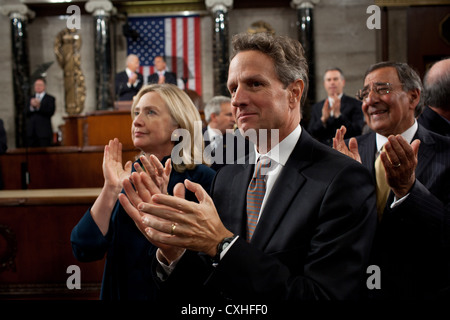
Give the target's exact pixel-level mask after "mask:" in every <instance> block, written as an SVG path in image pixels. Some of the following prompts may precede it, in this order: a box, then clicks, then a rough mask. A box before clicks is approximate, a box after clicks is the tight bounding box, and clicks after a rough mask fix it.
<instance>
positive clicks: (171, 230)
mask: <svg viewBox="0 0 450 320" xmlns="http://www.w3.org/2000/svg"><path fill="white" fill-rule="evenodd" d="M176 227H177V226H176V225H175V223H172V228H171V229H170V235H171V236H173V235H174V231H175V228H176Z"/></svg>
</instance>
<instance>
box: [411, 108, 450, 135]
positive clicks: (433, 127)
mask: <svg viewBox="0 0 450 320" xmlns="http://www.w3.org/2000/svg"><path fill="white" fill-rule="evenodd" d="M417 122H419V123H420V124H421V125H423V126H424V127H425V128H427V129H428V130H430V131H433V132H436V133H438V134H441V135H443V136H446V137H450V122H449V121H448V120H446V119H444V118H443V117H442V116H441V115H439V114H438V113H436V112H435V111H434V110H433V109H431V108H429V107H425V108H424V110H423V112H422V114H421V115H420V116H419V118H417Z"/></svg>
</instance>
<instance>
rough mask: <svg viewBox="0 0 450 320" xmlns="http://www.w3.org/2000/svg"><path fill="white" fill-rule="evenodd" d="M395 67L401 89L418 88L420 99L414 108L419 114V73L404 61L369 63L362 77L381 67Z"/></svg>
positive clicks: (421, 107) (420, 111) (421, 103)
mask: <svg viewBox="0 0 450 320" xmlns="http://www.w3.org/2000/svg"><path fill="white" fill-rule="evenodd" d="M389 67H391V68H395V70H397V75H398V79H399V80H400V82H401V83H402V88H403V91H405V92H409V91H411V90H415V89H419V91H420V93H421V95H420V101H419V103H418V104H417V106H416V109H415V110H414V114H415V116H416V117H417V116H419V115H420V114H421V113H422V111H423V85H422V80H420V76H419V74H418V73H417V72H416V71H415V70H414V69H413V68H412V67H411V66H409V65H408V64H407V63H404V62H392V61H384V62H379V63H375V64H373V65H371V66H370V67H369V69H367V71H366V74H365V75H364V79H366V77H367V75H368V74H369V73H371V72H373V71H375V70H377V69H381V68H389Z"/></svg>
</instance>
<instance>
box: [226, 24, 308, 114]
mask: <svg viewBox="0 0 450 320" xmlns="http://www.w3.org/2000/svg"><path fill="white" fill-rule="evenodd" d="M232 47H233V54H232V55H231V58H230V60H232V59H233V58H234V57H235V56H236V55H237V54H238V53H239V52H241V51H248V50H256V51H260V52H261V53H264V54H266V55H267V56H269V57H270V58H272V60H273V63H274V66H275V72H276V73H277V76H278V79H279V80H280V81H281V83H283V85H284V86H285V88H286V87H287V86H288V85H289V84H291V83H292V82H294V81H295V80H297V79H302V80H303V82H304V85H305V86H304V90H303V94H302V98H301V105H303V103H304V102H305V100H306V94H307V92H308V64H307V62H306V57H305V52H304V50H303V47H302V45H301V43H300V42H299V41H298V40H294V39H291V38H289V37H286V36H278V35H271V34H268V33H266V32H259V33H253V34H251V33H240V34H236V35H234V36H233V38H232Z"/></svg>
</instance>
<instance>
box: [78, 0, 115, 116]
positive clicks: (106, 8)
mask: <svg viewBox="0 0 450 320" xmlns="http://www.w3.org/2000/svg"><path fill="white" fill-rule="evenodd" d="M85 8H86V11H87V12H92V16H93V20H94V50H95V92H96V100H97V105H96V109H97V110H107V109H113V107H114V74H113V70H114V69H113V59H112V57H113V54H112V47H111V25H110V20H111V14H112V13H113V12H114V10H115V8H114V7H113V5H112V3H111V1H108V0H89V1H88V2H86V4H85Z"/></svg>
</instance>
